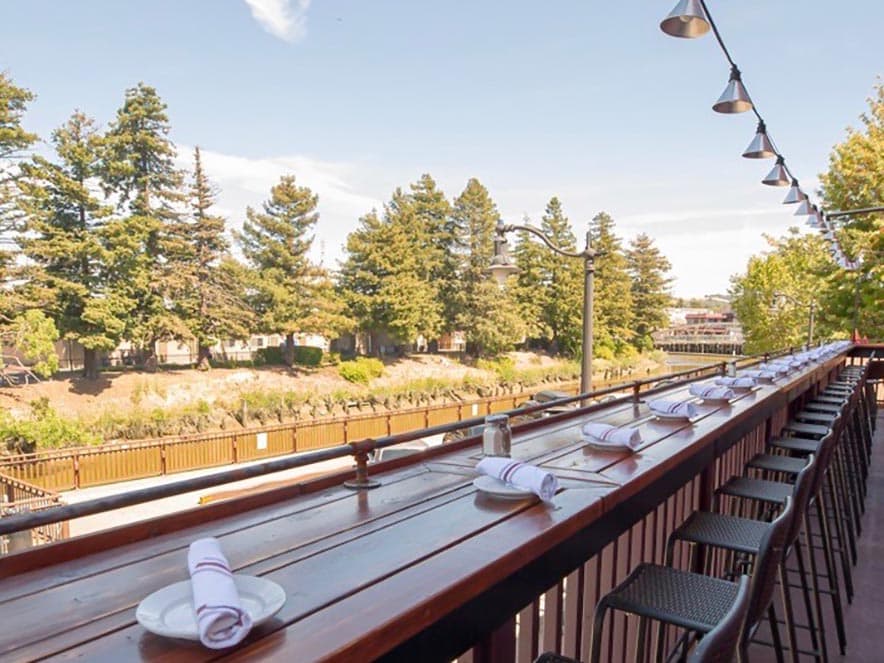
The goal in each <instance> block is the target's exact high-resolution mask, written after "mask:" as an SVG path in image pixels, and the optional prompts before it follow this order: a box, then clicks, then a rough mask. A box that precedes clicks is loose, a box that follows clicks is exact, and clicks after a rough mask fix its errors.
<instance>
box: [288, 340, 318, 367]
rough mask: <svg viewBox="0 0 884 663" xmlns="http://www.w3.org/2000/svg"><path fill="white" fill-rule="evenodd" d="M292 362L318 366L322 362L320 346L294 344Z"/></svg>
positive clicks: (300, 364)
mask: <svg viewBox="0 0 884 663" xmlns="http://www.w3.org/2000/svg"><path fill="white" fill-rule="evenodd" d="M294 362H295V363H296V364H298V365H299V366H319V365H320V364H321V363H322V348H314V347H312V346H310V345H296V346H295V354H294Z"/></svg>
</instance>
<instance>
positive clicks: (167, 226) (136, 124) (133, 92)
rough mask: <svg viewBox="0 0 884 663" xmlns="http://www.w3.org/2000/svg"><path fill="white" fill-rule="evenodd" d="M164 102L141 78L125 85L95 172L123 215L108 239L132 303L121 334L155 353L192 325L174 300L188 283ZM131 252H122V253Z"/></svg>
mask: <svg viewBox="0 0 884 663" xmlns="http://www.w3.org/2000/svg"><path fill="white" fill-rule="evenodd" d="M169 131H170V126H169V119H168V116H167V115H166V105H165V103H163V101H162V99H160V96H159V95H158V94H157V92H156V90H155V89H154V88H152V87H150V86H148V85H145V84H144V83H139V84H138V85H137V86H136V87H134V88H131V89H129V90H126V96H125V100H124V102H123V105H122V107H121V108H120V109H119V110H118V111H117V115H116V119H115V120H114V121H113V122H112V123H111V125H110V128H109V130H108V132H107V134H106V137H105V150H104V158H103V164H102V170H101V177H102V180H103V186H104V188H105V192H106V193H107V194H108V195H112V196H114V197H115V198H116V200H117V205H118V208H119V210H120V211H121V212H123V213H125V214H126V216H124V217H123V218H122V219H121V220H120V222H119V223H118V224H115V226H119V227H114V229H113V231H114V232H112V233H111V237H112V238H113V239H115V240H116V241H118V242H119V244H118V245H115V246H114V247H112V251H114V252H115V253H119V254H121V255H118V256H116V257H117V258H118V260H117V263H118V268H125V269H126V270H127V271H126V272H123V273H119V272H118V276H119V277H120V278H119V279H118V280H117V285H118V286H119V287H120V288H122V289H123V291H124V292H123V294H124V295H125V296H126V297H127V298H129V299H131V300H132V301H133V302H135V306H134V308H133V310H132V312H131V315H130V317H129V320H128V324H127V330H126V335H127V337H128V338H129V339H131V340H132V341H134V342H135V343H136V344H139V345H141V347H143V348H145V349H146V350H147V352H148V354H149V357H150V358H151V359H152V358H153V353H154V350H155V345H156V341H159V340H163V339H170V338H178V339H182V338H188V337H189V336H190V330H189V329H188V327H187V325H186V324H185V322H184V321H183V320H182V319H181V318H180V316H179V315H178V314H177V312H176V310H175V306H174V302H175V300H176V299H177V297H179V296H180V295H181V294H182V293H183V292H185V291H186V289H187V282H186V271H182V270H181V269H180V263H178V261H176V260H175V257H176V256H181V255H184V254H186V249H185V248H184V246H183V245H184V244H185V243H186V237H185V236H184V230H185V224H183V223H182V222H181V219H180V211H179V209H180V207H181V206H182V205H183V203H184V194H183V193H182V184H183V174H182V172H181V171H180V170H178V169H177V168H176V167H175V163H174V160H175V146H174V144H173V143H172V141H171V139H170V138H169ZM125 252H128V253H129V254H128V255H127V256H126V257H125V258H123V256H122V254H123V253H125Z"/></svg>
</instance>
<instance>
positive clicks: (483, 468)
mask: <svg viewBox="0 0 884 663" xmlns="http://www.w3.org/2000/svg"><path fill="white" fill-rule="evenodd" d="M476 469H477V470H478V471H479V473H480V474H487V475H488V476H490V477H494V478H495V479H499V480H500V481H503V482H504V483H508V484H510V485H511V486H515V487H516V488H521V489H522V490H530V491H531V492H532V493H534V494H535V495H537V496H538V497H539V498H540V499H542V500H544V501H546V502H549V501H550V500H551V499H552V498H553V496H554V495H555V494H556V490H558V488H559V480H558V479H557V478H556V475H555V474H553V473H552V472H547V471H546V470H541V469H540V468H539V467H536V466H534V465H528V464H527V463H522V462H519V461H517V460H513V459H512V458H503V457H501V456H488V457H487V458H483V459H482V460H480V461H479V464H478V465H476Z"/></svg>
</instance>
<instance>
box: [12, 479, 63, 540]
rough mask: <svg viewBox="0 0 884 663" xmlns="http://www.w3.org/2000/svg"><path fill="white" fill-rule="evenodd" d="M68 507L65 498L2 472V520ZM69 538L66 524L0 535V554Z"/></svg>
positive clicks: (52, 524) (61, 523)
mask: <svg viewBox="0 0 884 663" xmlns="http://www.w3.org/2000/svg"><path fill="white" fill-rule="evenodd" d="M61 504H64V500H62V498H61V495H59V494H58V493H56V492H54V491H51V490H45V489H43V488H41V487H40V486H35V485H33V484H30V483H27V482H26V481H20V480H18V479H16V478H15V477H11V476H8V475H6V474H3V473H2V472H0V518H3V517H5V516H11V515H15V514H20V513H28V512H32V511H42V510H43V509H48V508H50V507H54V506H59V505H61ZM67 536H68V524H67V523H66V522H60V523H50V524H48V525H42V526H40V527H35V528H34V529H30V530H24V531H22V532H15V533H13V534H10V535H8V536H0V554H2V555H5V554H6V553H8V552H13V551H16V550H22V549H24V548H30V547H32V546H35V545H40V544H43V543H51V542H52V541H58V540H59V539H64V538H66V537H67Z"/></svg>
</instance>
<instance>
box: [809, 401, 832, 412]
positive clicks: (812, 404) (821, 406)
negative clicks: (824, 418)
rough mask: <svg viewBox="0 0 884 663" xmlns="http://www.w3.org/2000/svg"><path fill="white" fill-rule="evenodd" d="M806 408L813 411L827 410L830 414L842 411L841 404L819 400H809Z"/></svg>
mask: <svg viewBox="0 0 884 663" xmlns="http://www.w3.org/2000/svg"><path fill="white" fill-rule="evenodd" d="M804 408H805V410H809V411H811V412H826V413H830V414H838V413H839V412H841V406H840V405H833V404H832V403H820V402H819V401H808V402H807V403H806V404H805V406H804Z"/></svg>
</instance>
